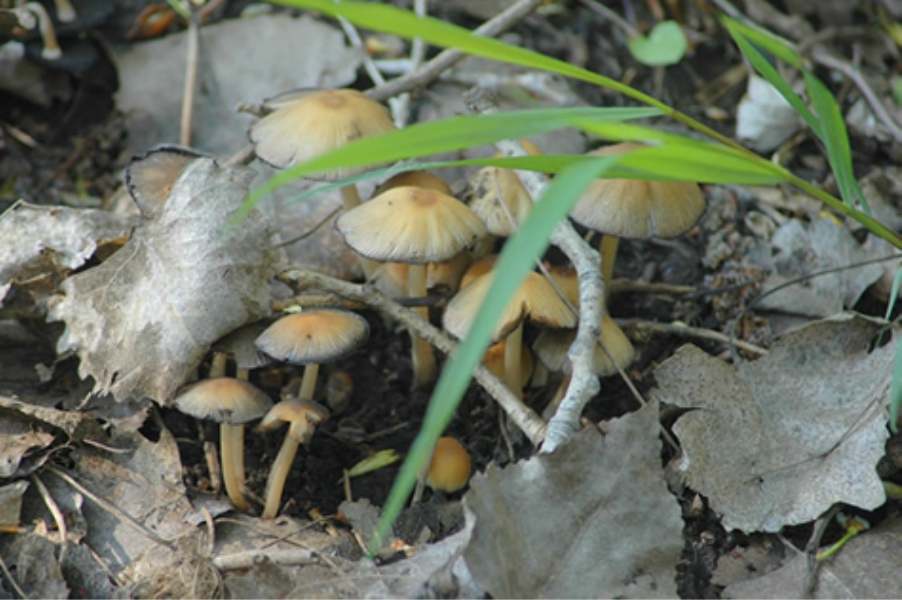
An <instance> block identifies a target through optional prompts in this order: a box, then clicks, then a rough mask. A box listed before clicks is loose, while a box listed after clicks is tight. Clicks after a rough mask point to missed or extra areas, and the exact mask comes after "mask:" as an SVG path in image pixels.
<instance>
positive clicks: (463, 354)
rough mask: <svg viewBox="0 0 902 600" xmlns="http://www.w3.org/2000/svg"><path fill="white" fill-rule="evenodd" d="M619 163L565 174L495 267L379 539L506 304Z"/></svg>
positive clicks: (440, 384)
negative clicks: (585, 197)
mask: <svg viewBox="0 0 902 600" xmlns="http://www.w3.org/2000/svg"><path fill="white" fill-rule="evenodd" d="M615 160H617V159H616V158H615V157H607V158H604V159H602V160H600V161H592V162H581V163H577V164H575V165H573V166H572V167H569V168H568V169H565V170H564V171H563V172H562V173H561V174H560V175H559V176H558V177H556V178H555V179H554V180H553V181H552V182H551V184H550V186H549V188H548V191H547V192H546V193H545V195H544V196H543V198H542V200H541V201H540V202H537V203H536V205H535V207H534V208H533V210H532V212H531V213H530V214H529V217H528V218H527V219H526V221H525V222H524V223H523V225H522V226H521V228H520V229H519V231H517V233H516V234H515V235H514V237H512V238H511V239H510V240H508V242H507V243H506V244H505V245H504V250H503V251H502V253H501V256H500V257H499V258H498V262H497V264H496V266H495V271H496V272H497V275H496V276H495V280H494V281H493V283H492V286H491V289H490V290H489V293H488V295H487V296H486V299H485V301H484V303H483V305H482V308H481V309H480V311H479V315H478V316H477V317H476V321H475V322H474V323H473V325H472V326H471V327H470V333H469V334H468V335H467V337H466V339H465V340H463V341H462V342H461V344H460V346H459V347H458V349H457V352H455V353H454V355H453V356H452V357H451V360H450V362H449V363H448V364H447V365H446V366H445V368H444V370H443V371H442V374H441V377H440V378H439V380H438V383H437V384H436V387H435V391H434V392H433V394H432V399H431V400H430V402H429V408H428V409H427V410H426V415H425V417H424V419H423V426H422V428H421V429H420V433H419V434H418V435H417V437H416V439H415V440H414V442H413V445H412V447H411V449H410V452H409V454H408V456H407V459H406V460H405V461H404V464H403V465H402V467H401V471H400V472H399V473H398V477H397V479H396V480H395V485H394V487H392V490H391V493H390V495H389V497H388V500H387V501H386V503H385V507H384V508H383V510H382V516H381V518H380V520H379V529H378V533H379V535H378V536H377V538H378V539H386V536H387V534H388V532H389V530H390V528H391V525H392V523H394V521H395V519H397V517H398V515H399V514H400V513H401V509H402V508H403V506H404V504H405V502H406V501H407V498H408V497H409V495H410V492H411V490H412V489H413V486H414V483H415V482H416V478H417V473H419V471H420V469H422V467H423V465H425V463H426V461H427V460H428V458H429V453H430V451H431V449H432V447H433V446H434V444H435V441H436V440H437V439H438V438H439V436H440V435H441V434H442V432H443V431H444V430H445V428H446V427H447V426H448V423H449V422H450V421H451V418H452V417H453V416H454V411H455V410H457V406H458V404H459V403H460V399H461V398H462V397H463V394H464V392H465V391H466V389H467V386H469V384H470V376H471V374H472V372H473V369H474V368H475V367H476V365H477V364H478V363H479V361H480V360H481V359H482V355H483V354H484V353H485V350H486V348H487V347H488V345H489V338H490V336H491V332H492V329H493V326H494V324H495V322H496V321H497V320H498V318H499V317H500V316H501V312H502V309H503V308H504V306H505V305H506V303H507V299H508V298H510V297H511V295H512V294H513V293H514V291H515V290H516V289H517V287H518V286H519V285H520V282H521V281H522V280H523V278H524V277H525V276H526V273H527V272H528V271H530V270H531V269H532V266H533V264H534V263H535V260H536V259H537V258H539V257H540V256H541V255H542V253H543V252H544V251H545V249H546V248H547V247H548V239H549V237H550V236H551V232H552V230H553V229H554V228H555V227H556V226H557V223H559V222H560V221H561V220H563V219H564V218H565V217H566V216H567V213H568V212H569V211H570V207H571V205H572V204H573V203H574V202H575V201H576V198H578V197H579V195H580V194H581V193H582V191H583V190H584V189H585V188H586V187H587V186H588V185H589V184H590V183H591V182H592V180H593V179H595V178H597V177H599V176H600V175H602V174H603V173H604V171H605V169H606V168H607V167H608V166H610V165H611V164H612V163H613V162H614V161H615Z"/></svg>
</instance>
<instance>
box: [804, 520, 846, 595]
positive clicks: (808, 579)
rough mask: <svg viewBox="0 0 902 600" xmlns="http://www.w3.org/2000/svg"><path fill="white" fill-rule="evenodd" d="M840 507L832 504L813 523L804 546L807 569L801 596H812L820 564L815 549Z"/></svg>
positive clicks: (818, 546)
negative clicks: (809, 535)
mask: <svg viewBox="0 0 902 600" xmlns="http://www.w3.org/2000/svg"><path fill="white" fill-rule="evenodd" d="M841 508H842V506H841V505H840V504H834V505H833V506H831V507H830V508H829V509H828V510H827V512H825V513H824V514H823V515H821V516H820V518H819V519H818V520H817V521H815V523H814V530H813V531H812V532H811V538H809V540H808V545H807V546H805V558H806V563H807V569H806V572H805V586H804V588H803V589H802V598H813V597H814V588H815V587H816V586H817V570H818V567H819V566H820V563H819V562H818V560H817V550H818V548H820V546H821V539H822V538H823V537H824V533H825V532H826V531H827V526H828V525H830V521H832V520H833V517H835V516H836V515H837V514H838V513H839V511H840V509H841Z"/></svg>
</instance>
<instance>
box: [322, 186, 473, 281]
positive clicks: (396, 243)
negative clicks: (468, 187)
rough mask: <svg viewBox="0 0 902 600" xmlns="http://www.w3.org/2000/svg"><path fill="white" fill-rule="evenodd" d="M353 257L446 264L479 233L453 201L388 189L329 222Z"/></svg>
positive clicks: (468, 212)
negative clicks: (354, 255) (342, 238)
mask: <svg viewBox="0 0 902 600" xmlns="http://www.w3.org/2000/svg"><path fill="white" fill-rule="evenodd" d="M335 228H336V229H338V231H339V232H340V233H341V235H342V236H343V237H344V239H345V242H346V243H347V244H348V245H349V246H350V247H351V248H353V249H354V251H356V252H357V253H358V254H362V255H363V256H366V257H367V258H372V259H374V260H378V261H382V262H405V263H411V264H425V263H429V262H438V261H442V260H447V259H449V258H451V257H453V256H454V255H455V254H457V253H458V252H460V251H461V250H464V249H465V248H468V247H470V246H472V245H473V244H474V243H475V242H476V241H477V240H478V239H479V238H481V237H483V236H484V235H485V226H484V225H483V224H482V221H480V220H479V217H477V216H476V214H475V213H473V211H472V210H470V209H469V208H467V206H466V205H465V204H463V203H462V202H460V201H459V200H457V199H455V198H452V197H451V196H448V195H447V194H443V193H441V192H437V191H434V190H425V189H422V188H416V187H410V186H403V187H397V188H392V189H390V190H388V191H387V192H385V193H383V194H380V195H379V196H377V197H376V198H373V199H372V200H370V201H369V202H366V203H365V204H361V205H360V206H358V207H357V208H354V209H352V210H349V211H347V212H345V213H344V214H342V215H341V216H340V217H338V219H336V221H335Z"/></svg>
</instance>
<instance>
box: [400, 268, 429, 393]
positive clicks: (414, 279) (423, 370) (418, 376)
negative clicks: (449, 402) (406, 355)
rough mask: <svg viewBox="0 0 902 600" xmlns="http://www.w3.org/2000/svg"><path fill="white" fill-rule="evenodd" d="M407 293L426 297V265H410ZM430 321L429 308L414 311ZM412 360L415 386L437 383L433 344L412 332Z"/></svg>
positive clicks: (414, 296)
mask: <svg viewBox="0 0 902 600" xmlns="http://www.w3.org/2000/svg"><path fill="white" fill-rule="evenodd" d="M407 293H408V295H409V296H410V297H411V298H425V297H426V265H410V269H409V271H408V274H407ZM413 310H414V312H416V313H417V314H418V315H420V316H421V317H423V318H424V319H425V320H426V321H427V322H428V321H429V308H428V307H425V306H420V307H417V308H414V309H413ZM410 344H411V359H412V360H413V378H414V384H415V385H416V387H418V388H423V387H426V386H428V385H430V384H431V383H432V382H433V381H435V371H436V365H435V354H434V353H433V352H432V344H430V343H429V342H427V341H426V340H424V339H422V338H420V337H417V336H416V334H414V332H413V331H411V332H410Z"/></svg>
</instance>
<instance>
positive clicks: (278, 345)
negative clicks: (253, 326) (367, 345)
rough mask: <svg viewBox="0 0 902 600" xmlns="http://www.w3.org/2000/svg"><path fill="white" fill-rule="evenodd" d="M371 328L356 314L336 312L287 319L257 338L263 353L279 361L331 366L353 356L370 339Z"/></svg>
mask: <svg viewBox="0 0 902 600" xmlns="http://www.w3.org/2000/svg"><path fill="white" fill-rule="evenodd" d="M369 331H370V326H369V323H367V321H366V319H364V318H363V317H361V316H360V315H358V314H356V313H352V312H350V311H346V310H337V309H317V310H305V311H303V312H299V313H294V314H290V315H286V316H284V317H282V318H281V319H279V320H278V321H276V322H275V323H273V324H272V325H270V326H269V327H267V328H266V330H265V331H264V332H263V333H261V334H260V336H259V337H258V338H257V341H256V345H257V348H259V349H260V351H261V352H264V353H266V354H267V355H269V356H272V357H273V358H275V359H276V360H279V361H282V362H286V363H290V364H294V365H307V364H314V363H324V362H331V361H333V360H338V359H339V358H342V357H343V356H346V355H347V354H349V353H351V352H352V351H353V350H354V349H355V348H357V347H358V346H360V345H361V344H363V343H364V342H365V341H366V339H367V337H368V336H369Z"/></svg>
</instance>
